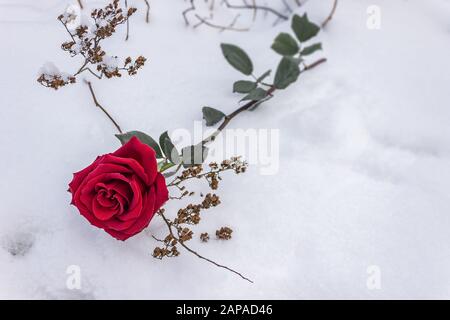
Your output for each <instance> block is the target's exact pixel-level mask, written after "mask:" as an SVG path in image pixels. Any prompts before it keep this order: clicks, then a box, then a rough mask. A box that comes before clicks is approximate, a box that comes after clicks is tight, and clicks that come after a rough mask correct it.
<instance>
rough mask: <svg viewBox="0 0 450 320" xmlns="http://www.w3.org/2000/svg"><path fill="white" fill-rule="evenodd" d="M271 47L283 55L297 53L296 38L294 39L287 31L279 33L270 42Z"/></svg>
mask: <svg viewBox="0 0 450 320" xmlns="http://www.w3.org/2000/svg"><path fill="white" fill-rule="evenodd" d="M272 49H273V50H275V52H277V53H279V54H281V55H283V56H293V55H296V54H297V53H298V51H299V50H300V48H299V47H298V43H297V40H295V39H294V38H293V37H292V36H291V35H290V34H289V33H284V32H282V33H280V34H279V35H278V36H277V37H276V38H275V41H274V43H273V44H272Z"/></svg>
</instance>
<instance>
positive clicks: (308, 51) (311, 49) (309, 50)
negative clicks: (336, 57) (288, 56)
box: [300, 43, 322, 56]
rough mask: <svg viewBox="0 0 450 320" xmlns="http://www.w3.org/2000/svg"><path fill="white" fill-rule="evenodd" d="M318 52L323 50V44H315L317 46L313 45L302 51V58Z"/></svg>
mask: <svg viewBox="0 0 450 320" xmlns="http://www.w3.org/2000/svg"><path fill="white" fill-rule="evenodd" d="M317 50H322V44H321V43H315V44H312V45H310V46H308V47H306V48H305V49H303V50H302V52H301V53H300V54H301V55H302V56H307V55H310V54H313V53H314V52H316V51H317Z"/></svg>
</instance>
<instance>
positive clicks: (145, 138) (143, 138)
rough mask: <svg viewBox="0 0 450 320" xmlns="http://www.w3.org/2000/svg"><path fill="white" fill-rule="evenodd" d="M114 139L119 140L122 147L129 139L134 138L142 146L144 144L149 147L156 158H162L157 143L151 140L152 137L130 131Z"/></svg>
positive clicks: (117, 135)
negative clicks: (153, 151)
mask: <svg viewBox="0 0 450 320" xmlns="http://www.w3.org/2000/svg"><path fill="white" fill-rule="evenodd" d="M116 137H117V138H118V139H119V140H120V142H121V143H122V145H124V144H125V143H127V142H128V141H130V139H131V138H132V137H136V138H138V139H139V141H141V142H142V143H143V144H146V145H148V146H150V147H151V148H152V149H153V150H155V153H156V158H158V159H161V158H162V157H163V155H162V152H161V148H160V147H159V145H158V143H157V142H156V141H155V140H153V138H152V137H150V136H149V135H147V134H146V133H144V132H141V131H130V132H127V133H121V134H116Z"/></svg>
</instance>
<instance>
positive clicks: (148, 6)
mask: <svg viewBox="0 0 450 320" xmlns="http://www.w3.org/2000/svg"><path fill="white" fill-rule="evenodd" d="M144 2H145V5H146V6H147V12H146V13H145V22H147V23H149V22H150V3H149V2H148V0H144Z"/></svg>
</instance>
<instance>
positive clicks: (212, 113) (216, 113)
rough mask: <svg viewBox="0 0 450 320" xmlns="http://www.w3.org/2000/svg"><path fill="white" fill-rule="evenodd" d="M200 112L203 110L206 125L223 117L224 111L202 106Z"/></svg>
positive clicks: (214, 122) (213, 123) (211, 124)
mask: <svg viewBox="0 0 450 320" xmlns="http://www.w3.org/2000/svg"><path fill="white" fill-rule="evenodd" d="M202 112H203V119H205V120H206V125H207V126H208V127H210V126H213V125H215V124H216V123H218V122H219V121H220V120H222V119H223V118H225V113H223V112H222V111H220V110H217V109H214V108H211V107H203V109H202Z"/></svg>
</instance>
